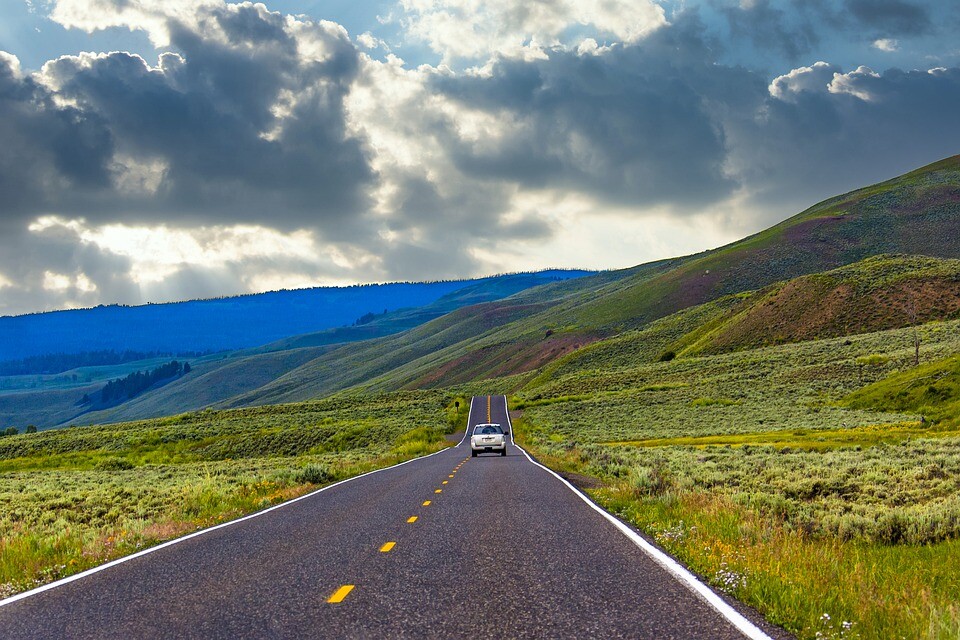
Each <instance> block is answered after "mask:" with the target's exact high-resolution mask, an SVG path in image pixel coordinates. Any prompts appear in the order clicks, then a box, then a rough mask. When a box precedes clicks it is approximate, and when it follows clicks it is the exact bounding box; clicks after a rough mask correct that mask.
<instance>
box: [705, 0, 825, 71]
mask: <svg viewBox="0 0 960 640" xmlns="http://www.w3.org/2000/svg"><path fill="white" fill-rule="evenodd" d="M720 11H721V12H722V13H723V14H724V16H725V17H726V19H727V21H728V23H729V25H730V31H731V34H732V36H733V38H734V39H748V40H750V41H751V42H752V43H753V45H754V46H755V47H757V48H758V49H761V50H774V51H778V52H779V53H781V54H782V55H784V56H785V57H786V58H787V59H788V60H797V59H798V58H799V57H800V56H802V55H804V54H807V53H809V52H810V51H811V50H812V49H813V48H814V47H815V46H816V45H818V44H819V43H820V36H819V34H818V33H817V29H816V28H815V27H814V25H813V23H812V21H811V20H810V19H809V17H808V16H807V15H806V14H805V13H804V12H802V11H800V12H791V11H789V10H788V9H786V8H781V7H778V6H776V5H775V3H774V2H773V0H754V1H753V2H741V3H740V4H739V5H737V6H721V7H720ZM821 17H822V14H821Z"/></svg>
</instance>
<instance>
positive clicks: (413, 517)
mask: <svg viewBox="0 0 960 640" xmlns="http://www.w3.org/2000/svg"><path fill="white" fill-rule="evenodd" d="M416 521H417V516H410V517H409V518H407V523H409V524H413V523H414V522H416Z"/></svg>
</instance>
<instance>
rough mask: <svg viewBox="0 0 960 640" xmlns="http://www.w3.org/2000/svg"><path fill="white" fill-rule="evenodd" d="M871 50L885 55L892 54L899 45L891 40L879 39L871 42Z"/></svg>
mask: <svg viewBox="0 0 960 640" xmlns="http://www.w3.org/2000/svg"><path fill="white" fill-rule="evenodd" d="M873 48H874V49H879V50H880V51H886V52H887V53H893V52H894V51H898V50H899V49H900V43H899V42H898V41H897V40H895V39H893V38H880V39H878V40H874V41H873Z"/></svg>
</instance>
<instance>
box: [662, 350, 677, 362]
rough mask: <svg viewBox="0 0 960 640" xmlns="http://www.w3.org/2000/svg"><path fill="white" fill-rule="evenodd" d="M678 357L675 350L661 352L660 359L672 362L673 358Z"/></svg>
mask: <svg viewBox="0 0 960 640" xmlns="http://www.w3.org/2000/svg"><path fill="white" fill-rule="evenodd" d="M676 357H677V354H676V353H675V352H673V351H664V352H663V353H661V354H660V358H659V360H660V362H670V361H671V360H673V359H674V358H676Z"/></svg>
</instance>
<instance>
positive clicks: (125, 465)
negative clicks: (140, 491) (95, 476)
mask: <svg viewBox="0 0 960 640" xmlns="http://www.w3.org/2000/svg"><path fill="white" fill-rule="evenodd" d="M94 466H95V468H96V469H97V470H99V471H126V470H128V469H133V463H132V462H130V461H129V460H127V459H126V458H104V459H103V460H100V461H99V462H97V464H96V465H94Z"/></svg>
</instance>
